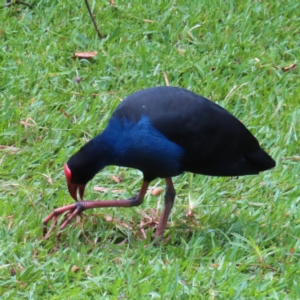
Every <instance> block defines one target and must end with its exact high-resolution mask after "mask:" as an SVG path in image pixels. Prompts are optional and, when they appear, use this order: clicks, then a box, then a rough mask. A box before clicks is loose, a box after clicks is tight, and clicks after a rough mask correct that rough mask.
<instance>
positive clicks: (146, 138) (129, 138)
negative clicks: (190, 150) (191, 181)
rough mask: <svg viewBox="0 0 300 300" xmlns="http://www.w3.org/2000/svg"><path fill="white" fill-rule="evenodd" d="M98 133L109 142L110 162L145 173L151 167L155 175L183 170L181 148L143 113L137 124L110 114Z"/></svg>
mask: <svg viewBox="0 0 300 300" xmlns="http://www.w3.org/2000/svg"><path fill="white" fill-rule="evenodd" d="M101 135H102V138H104V141H105V142H106V143H108V144H110V148H111V149H112V153H111V154H112V156H113V157H112V162H113V164H116V165H119V166H124V167H131V168H136V169H139V170H141V171H142V172H148V173H152V172H151V171H152V170H153V172H154V173H155V174H156V175H157V176H158V177H166V176H175V175H178V174H180V173H182V172H183V168H182V165H181V162H182V159H183V156H184V149H182V148H181V147H180V146H179V145H177V144H176V143H174V142H172V141H170V140H168V139H167V138H166V137H165V136H164V135H163V134H162V133H161V132H159V131H158V130H157V129H156V128H154V127H153V125H152V124H151V121H150V119H149V118H148V117H147V116H145V115H143V116H142V117H141V119H140V120H139V121H138V122H137V123H136V122H133V121H128V120H126V119H124V118H123V119H121V120H120V119H118V118H115V117H112V118H111V119H110V121H109V124H108V126H107V127H106V129H105V131H104V132H103V133H102V134H101ZM102 142H103V140H102Z"/></svg>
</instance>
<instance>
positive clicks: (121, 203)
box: [43, 181, 149, 238]
mask: <svg viewBox="0 0 300 300" xmlns="http://www.w3.org/2000/svg"><path fill="white" fill-rule="evenodd" d="M148 186H149V182H146V181H144V182H143V184H142V187H141V189H140V191H139V193H138V194H137V195H136V196H134V197H132V198H129V199H126V200H108V201H80V202H76V203H74V204H71V205H66V206H63V207H60V208H57V209H55V210H54V211H53V212H52V213H51V214H50V215H49V216H48V217H47V218H45V219H44V221H43V225H44V227H43V234H44V236H45V238H48V237H49V235H50V233H51V231H52V230H53V229H54V227H55V225H56V224H57V219H58V217H59V216H60V215H62V214H64V213H66V212H69V213H70V214H69V216H67V217H66V218H65V219H64V220H63V222H62V224H61V225H60V230H62V229H64V228H65V227H66V226H67V225H68V224H69V223H70V221H71V220H72V219H74V217H76V216H78V215H80V214H81V213H82V212H83V211H84V210H86V209H90V208H99V207H131V206H138V205H141V204H142V202H143V200H144V197H145V194H146V192H147V189H148ZM52 219H53V223H52V225H51V227H50V230H49V232H48V233H47V228H46V227H45V226H46V225H47V224H48V222H49V221H51V220H52Z"/></svg>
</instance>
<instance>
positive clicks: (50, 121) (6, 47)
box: [0, 0, 300, 299]
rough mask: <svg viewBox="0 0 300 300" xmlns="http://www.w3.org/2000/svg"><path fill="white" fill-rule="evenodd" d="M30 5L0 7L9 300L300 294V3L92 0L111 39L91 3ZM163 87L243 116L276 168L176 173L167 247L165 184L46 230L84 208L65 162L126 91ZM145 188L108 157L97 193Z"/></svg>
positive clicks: (1, 164) (1, 170)
mask: <svg viewBox="0 0 300 300" xmlns="http://www.w3.org/2000/svg"><path fill="white" fill-rule="evenodd" d="M28 2H30V3H31V4H32V5H33V8H30V7H27V6H26V5H22V4H13V5H11V6H10V7H5V8H1V9H0V20H1V21H0V101H1V102H0V109H1V113H0V118H1V122H0V204H1V208H0V298H1V299H300V287H299V282H300V262H299V261H300V212H299V210H298V209H299V208H298V206H299V203H300V180H299V179H300V178H299V177H300V147H299V139H300V121H299V120H300V105H299V104H300V96H299V95H300V71H299V70H300V66H299V63H300V61H299V60H300V17H299V11H300V3H299V1H298V0H283V1H246V0H242V1H233V0H227V1H221V0H210V1H208V0H192V1H183V0H177V1H173V0H172V1H153V0H150V1H138V0H133V1H125V0H115V5H113V4H111V2H113V1H108V0H107V1H104V0H101V1H91V0H90V4H91V8H92V10H93V12H94V14H95V19H96V21H97V23H98V25H99V27H100V31H101V33H102V34H103V39H102V40H99V38H98V36H97V33H96V31H95V29H94V27H93V24H92V21H91V19H90V17H89V15H88V12H87V9H86V6H85V4H84V1H79V0H72V1H71V0H65V1H57V0H53V1H49V0H45V1H38V0H28ZM5 3H6V1H1V3H0V4H3V5H4V4H5ZM87 51H97V52H98V54H97V55H96V56H95V57H94V58H92V59H89V60H88V59H82V60H78V59H74V58H72V56H73V53H74V52H87ZM79 79H80V80H79ZM167 81H169V83H170V85H174V86H180V87H184V88H187V89H189V90H192V91H194V92H196V93H198V94H201V95H203V96H205V97H207V98H210V99H211V100H213V101H214V102H216V103H218V104H219V105H221V106H223V107H225V108H226V109H227V110H229V111H230V112H232V113H233V114H234V115H235V116H237V117H238V118H239V119H240V120H241V121H242V122H243V123H244V124H245V125H246V126H247V127H248V128H249V129H250V130H251V132H252V133H253V134H254V135H255V136H256V137H257V138H258V140H259V141H260V143H261V145H262V147H263V148H264V149H265V150H266V151H267V152H268V153H269V154H270V155H271V156H272V157H273V158H274V159H275V160H276V163H277V166H276V168H275V169H273V170H269V171H266V172H263V173H261V174H260V175H257V176H245V177H239V178H217V177H206V176H202V175H193V174H190V173H186V174H183V175H182V176H178V177H176V178H174V186H175V188H176V191H177V197H176V201H175V207H174V209H173V211H172V214H171V217H170V220H169V223H168V229H167V231H166V233H165V237H164V242H163V243H161V244H160V245H159V246H157V245H155V244H153V242H152V237H153V236H154V232H155V226H156V221H157V218H158V217H157V215H160V212H161V208H162V205H163V193H159V192H160V189H161V188H164V180H163V179H158V180H156V181H153V182H152V183H151V189H150V190H149V193H148V194H147V196H146V199H145V201H144V203H143V205H142V206H140V207H136V208H107V209H98V210H90V211H87V212H86V216H87V217H88V218H87V217H85V216H83V217H82V219H78V220H76V222H73V223H72V224H71V225H70V226H68V227H67V228H66V229H65V230H64V231H63V232H62V235H61V237H60V238H59V239H58V238H57V231H55V232H53V234H52V235H51V236H50V238H49V239H47V240H44V239H43V236H42V221H43V219H44V218H45V217H46V216H47V215H48V214H49V213H50V212H51V211H52V210H53V209H55V208H56V207H59V206H62V205H67V204H71V203H73V200H72V198H71V197H70V196H69V193H68V190H67V186H66V182H65V178H64V174H63V165H64V163H65V162H66V161H67V160H68V158H69V157H70V156H71V155H72V154H73V153H74V152H76V151H77V150H78V149H79V148H80V147H81V146H82V145H83V144H84V143H85V142H86V141H88V140H89V139H91V138H92V137H94V136H95V135H96V134H98V133H99V132H101V131H102V130H103V129H104V128H105V126H106V124H107V122H108V120H109V117H110V115H111V114H112V112H113V110H114V109H115V107H116V106H117V105H118V103H120V101H121V100H122V99H123V98H124V97H126V96H127V95H129V94H130V93H132V92H134V91H137V90H140V89H143V88H146V87H151V86H157V85H166V84H167ZM141 183H142V174H141V173H140V172H139V171H137V170H132V169H128V168H127V169H126V168H121V167H114V166H111V167H108V168H106V169H104V170H103V171H102V172H100V173H99V174H98V175H97V176H96V177H95V178H94V179H93V180H92V181H91V182H90V183H89V185H88V186H87V189H86V199H89V200H96V199H103V200H109V199H125V198H127V197H131V196H133V195H134V194H136V193H137V192H138V190H139V188H140V186H141ZM154 188H155V190H153V189H154Z"/></svg>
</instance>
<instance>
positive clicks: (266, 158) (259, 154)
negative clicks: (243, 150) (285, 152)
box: [245, 149, 276, 171]
mask: <svg viewBox="0 0 300 300" xmlns="http://www.w3.org/2000/svg"><path fill="white" fill-rule="evenodd" d="M245 156H246V158H247V159H249V160H250V161H252V162H253V163H255V164H256V165H257V168H259V171H264V170H268V169H271V168H274V167H275V165H276V163H275V161H274V159H273V158H272V157H271V156H270V155H269V154H267V153H266V152H265V151H264V150H263V149H259V150H257V151H254V152H250V153H247V154H246V155H245Z"/></svg>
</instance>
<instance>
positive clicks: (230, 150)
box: [43, 87, 275, 237]
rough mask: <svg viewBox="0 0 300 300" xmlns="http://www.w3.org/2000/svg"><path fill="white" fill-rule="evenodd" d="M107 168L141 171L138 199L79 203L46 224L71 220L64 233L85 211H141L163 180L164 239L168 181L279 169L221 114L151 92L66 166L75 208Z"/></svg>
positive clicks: (199, 100)
mask: <svg viewBox="0 0 300 300" xmlns="http://www.w3.org/2000/svg"><path fill="white" fill-rule="evenodd" d="M108 165H116V166H123V167H130V168H135V169H138V170H140V171H141V172H142V173H143V176H144V181H143V184H142V187H141V189H140V191H139V193H138V194H137V195H136V196H134V197H132V198H129V199H126V200H111V201H80V202H76V203H75V204H71V205H68V206H64V207H61V208H58V209H56V210H54V211H53V212H52V213H51V214H50V215H49V216H48V217H47V218H46V219H45V220H44V221H43V224H44V225H46V224H47V223H48V222H49V221H50V220H51V219H53V224H52V226H51V229H53V228H54V226H55V225H56V223H57V218H58V216H59V215H61V214H64V213H65V212H68V214H67V216H66V217H65V219H64V220H63V221H62V224H61V226H60V229H63V228H65V227H66V226H67V225H68V223H69V222H70V221H71V220H72V219H73V218H74V217H75V216H76V215H79V214H80V213H81V212H82V211H83V210H85V209H89V208H97V207H131V206H137V205H140V204H142V202H143V199H144V196H145V194H146V192H147V188H148V186H149V184H150V182H151V181H152V180H154V179H155V178H157V177H161V178H165V180H166V192H165V205H164V209H163V212H162V215H161V218H160V221H159V224H158V228H157V231H156V237H160V236H162V235H163V233H164V230H165V228H166V224H167V220H168V217H169V214H170V212H171V209H172V206H173V203H174V198H175V190H174V187H173V183H172V179H171V177H173V176H177V175H180V174H182V173H183V172H185V171H187V172H192V173H197V174H203V175H210V176H241V175H251V174H258V173H259V172H261V171H264V170H268V169H270V168H273V167H274V166H275V161H274V160H273V159H272V158H271V157H270V156H269V155H268V154H267V153H266V152H265V151H264V150H263V149H262V148H261V147H260V145H259V143H258V141H257V139H256V138H255V137H254V136H253V135H252V134H251V133H250V131H249V130H248V129H247V128H246V127H245V126H244V125H243V124H242V123H241V122H240V121H239V120H238V119H237V118H235V117H234V116H233V115H232V114H230V113H229V112H228V111H227V110H225V109H224V108H222V107H220V106H219V105H217V104H215V103H214V102H212V101H210V100H208V99H206V98H204V97H202V96H199V95H197V94H194V93H192V92H190V91H188V90H185V89H182V88H177V87H154V88H148V89H145V90H142V91H138V92H136V93H134V94H132V95H130V96H128V97H127V98H126V99H124V100H123V101H122V102H121V103H120V104H119V106H118V107H117V108H116V110H115V112H114V113H113V115H112V116H111V118H110V120H109V122H108V125H107V127H106V128H105V130H104V131H103V132H102V133H100V134H99V135H97V136H96V137H95V138H93V139H92V140H90V141H89V142H88V143H87V144H86V145H84V146H83V147H82V148H81V149H80V150H79V151H78V152H77V153H75V154H74V155H73V156H72V157H71V158H70V159H69V160H68V162H67V163H66V164H65V167H64V170H65V176H66V180H67V184H68V189H69V192H70V194H71V196H72V197H73V198H74V199H75V200H76V201H77V191H78V192H79V195H80V198H81V200H82V199H83V196H84V189H85V186H86V184H87V183H88V182H89V181H90V180H91V179H92V178H93V177H94V176H95V175H96V174H97V173H98V172H99V171H100V170H102V169H103V168H104V167H106V166H108ZM50 231H51V230H50ZM46 233H47V229H46V228H45V227H44V234H46ZM48 234H49V233H48Z"/></svg>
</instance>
